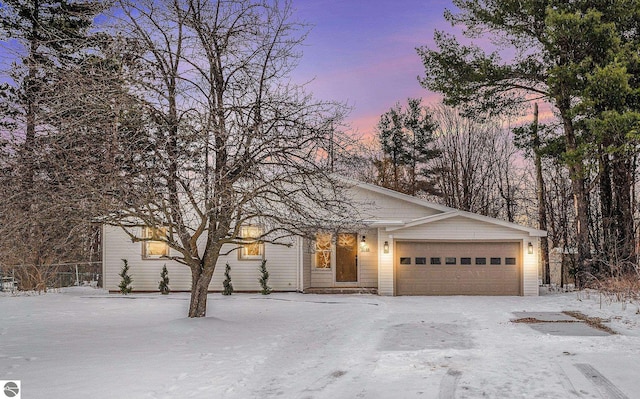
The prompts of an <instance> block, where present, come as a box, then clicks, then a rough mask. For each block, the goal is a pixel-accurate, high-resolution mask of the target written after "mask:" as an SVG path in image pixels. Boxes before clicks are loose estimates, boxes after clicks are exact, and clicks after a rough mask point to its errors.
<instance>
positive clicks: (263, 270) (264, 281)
mask: <svg viewBox="0 0 640 399" xmlns="http://www.w3.org/2000/svg"><path fill="white" fill-rule="evenodd" d="M258 281H260V286H261V287H262V291H261V293H262V295H269V294H270V293H271V287H269V285H268V282H269V272H268V271H267V260H266V259H263V260H262V263H261V264H260V279H258Z"/></svg>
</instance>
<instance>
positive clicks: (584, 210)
mask: <svg viewBox="0 0 640 399" xmlns="http://www.w3.org/2000/svg"><path fill="white" fill-rule="evenodd" d="M563 110H569V107H568V106H567V107H564V108H563ZM563 110H561V115H562V122H563V126H564V132H565V141H566V145H567V153H569V154H570V158H573V159H570V160H569V162H568V163H569V165H568V167H569V177H570V179H571V189H572V192H573V201H574V206H575V209H576V241H577V243H576V245H577V247H578V248H577V249H578V259H577V262H576V263H577V265H576V269H577V270H576V285H577V286H578V288H582V286H583V285H584V282H585V279H586V274H587V273H591V272H592V270H591V267H590V266H589V267H587V265H588V264H590V259H591V251H590V245H589V200H588V196H587V190H586V187H585V185H584V175H585V172H584V165H583V163H582V159H580V158H579V157H578V156H577V149H578V145H577V139H576V136H575V131H574V129H573V121H572V120H571V118H570V117H569V116H568V115H567V114H566V112H562V111H563Z"/></svg>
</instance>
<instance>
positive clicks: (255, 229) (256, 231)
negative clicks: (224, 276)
mask: <svg viewBox="0 0 640 399" xmlns="http://www.w3.org/2000/svg"><path fill="white" fill-rule="evenodd" d="M262 234H263V232H262V227H260V226H241V227H240V236H241V238H242V240H244V241H247V242H246V243H244V244H242V245H241V246H240V249H239V250H238V259H240V260H254V259H262V258H263V256H264V243H263V242H261V241H258V240H257V239H258V238H260V237H261V236H262Z"/></svg>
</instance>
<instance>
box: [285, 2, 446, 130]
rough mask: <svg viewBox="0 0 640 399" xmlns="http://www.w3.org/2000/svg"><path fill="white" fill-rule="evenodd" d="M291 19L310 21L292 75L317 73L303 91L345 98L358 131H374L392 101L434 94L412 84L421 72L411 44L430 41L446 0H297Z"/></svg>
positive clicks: (430, 99) (428, 98)
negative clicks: (300, 57)
mask: <svg viewBox="0 0 640 399" xmlns="http://www.w3.org/2000/svg"><path fill="white" fill-rule="evenodd" d="M293 5H294V7H295V8H296V9H297V13H296V16H295V17H296V18H298V19H300V20H302V21H304V22H307V23H309V24H311V25H312V26H313V28H312V30H311V32H310V34H309V36H308V38H307V40H306V41H305V46H304V47H303V51H304V55H303V57H302V60H301V62H300V66H299V67H298V69H297V70H296V72H295V78H296V79H297V80H300V81H306V80H310V79H313V78H315V80H314V81H313V82H311V84H310V85H309V90H310V91H312V92H313V93H314V95H315V96H316V97H318V98H320V99H325V100H338V101H346V102H347V103H348V104H349V105H350V106H352V107H353V110H352V112H351V114H350V116H349V119H348V122H350V124H351V127H352V128H353V129H354V130H355V131H356V132H358V133H360V134H363V135H369V134H371V133H373V131H374V129H375V125H376V124H377V122H378V119H379V118H380V115H381V114H382V113H384V112H385V111H387V110H388V109H389V108H391V107H392V106H393V105H394V104H395V103H396V102H398V101H400V102H401V103H403V104H404V103H405V102H406V99H407V98H408V97H422V98H423V102H424V103H425V104H430V103H434V102H437V101H438V99H439V96H438V95H436V94H434V93H430V92H427V91H426V90H425V89H423V88H422V87H421V86H420V84H419V83H418V80H417V76H418V75H422V74H423V73H424V69H423V67H422V63H421V61H420V58H419V57H418V55H417V54H416V51H415V48H416V47H418V46H422V45H430V46H431V45H432V43H433V32H434V30H435V29H447V30H450V31H451V30H452V28H451V26H450V25H449V24H448V23H447V22H446V21H445V20H444V17H443V12H444V10H445V8H449V9H452V8H453V5H452V4H451V1H450V0H396V1H390V0H297V1H294V3H293Z"/></svg>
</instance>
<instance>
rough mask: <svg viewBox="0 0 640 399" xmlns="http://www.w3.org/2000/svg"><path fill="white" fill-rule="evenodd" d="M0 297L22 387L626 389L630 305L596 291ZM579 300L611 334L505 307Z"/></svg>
mask: <svg viewBox="0 0 640 399" xmlns="http://www.w3.org/2000/svg"><path fill="white" fill-rule="evenodd" d="M581 299H582V300H580V301H579V300H577V295H576V294H575V293H573V294H561V295H548V296H543V297H537V298H533V297H528V298H523V297H378V296H369V295H355V296H347V295H302V294H272V295H269V296H261V295H257V294H236V295H233V296H231V297H223V296H221V295H219V294H212V295H210V296H209V306H208V314H209V317H207V318H204V319H196V320H191V319H187V318H186V317H185V315H186V312H187V306H188V296H187V295H186V294H171V295H169V296H160V295H157V294H148V295H134V296H128V297H122V296H120V295H113V294H112V295H106V294H104V293H103V292H101V291H89V290H87V289H76V290H70V291H68V292H66V293H64V294H47V295H41V296H37V295H36V296H22V297H12V296H0V320H1V322H0V379H4V380H21V382H22V393H23V395H24V396H23V398H45V397H46V398H87V397H91V398H116V397H122V398H190V397H195V398H270V397H279V398H332V399H333V398H414V397H416V398H417V397H419V398H454V397H455V398H482V397H487V398H571V397H582V398H601V397H602V398H607V397H611V398H624V397H629V398H634V397H639V395H640V379H638V378H637V376H638V373H639V372H640V357H639V355H640V332H639V331H638V330H639V327H640V315H638V314H636V310H637V307H636V306H635V305H628V306H627V308H626V309H622V305H621V304H619V303H614V304H604V305H603V308H602V309H600V306H599V305H600V304H599V302H598V301H597V298H595V297H593V298H584V295H583V298H581ZM561 310H577V311H582V312H583V313H585V314H587V315H589V316H600V317H605V318H612V322H611V323H609V326H610V327H612V328H614V329H615V330H616V331H618V332H619V333H620V334H619V335H611V336H604V337H602V336H593V337H589V336H587V337H572V336H552V335H547V334H544V333H541V332H538V331H535V330H534V329H532V328H530V327H529V326H528V325H526V324H516V323H511V322H510V320H511V319H514V318H515V317H514V315H513V314H512V312H521V311H561Z"/></svg>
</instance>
